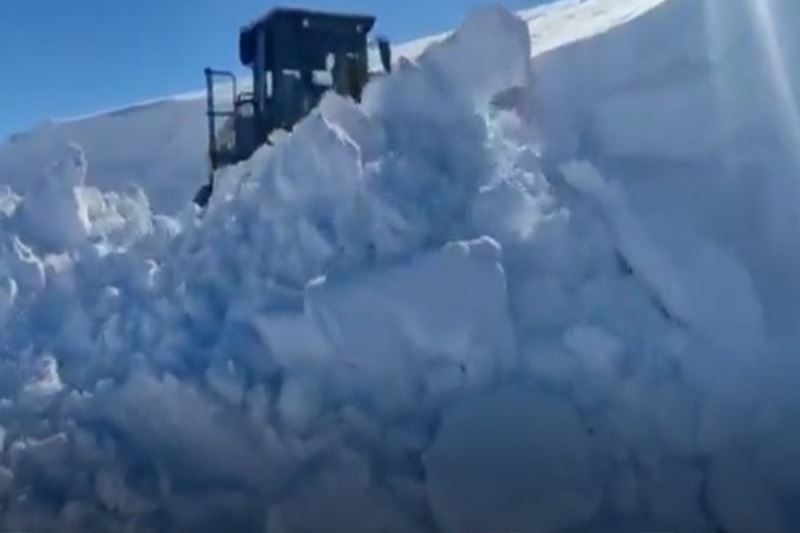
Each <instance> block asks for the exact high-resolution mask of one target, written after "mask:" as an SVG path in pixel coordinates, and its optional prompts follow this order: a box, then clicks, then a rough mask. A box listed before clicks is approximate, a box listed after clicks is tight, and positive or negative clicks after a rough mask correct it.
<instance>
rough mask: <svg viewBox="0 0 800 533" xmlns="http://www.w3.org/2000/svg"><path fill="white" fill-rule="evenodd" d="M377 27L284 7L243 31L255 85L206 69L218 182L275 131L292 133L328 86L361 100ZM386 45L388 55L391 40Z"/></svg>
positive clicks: (360, 18) (243, 52)
mask: <svg viewBox="0 0 800 533" xmlns="http://www.w3.org/2000/svg"><path fill="white" fill-rule="evenodd" d="M374 24H375V18H374V17H371V16H365V15H346V14H334V13H323V12H317V11H308V10H301V9H287V8H278V9H274V10H272V11H271V12H269V13H268V14H267V15H265V16H264V17H262V18H260V19H258V20H256V21H254V22H253V23H252V24H250V25H248V26H245V27H244V28H242V30H241V32H240V34H239V59H240V60H241V62H242V64H243V65H245V66H246V67H249V68H250V70H251V71H252V80H253V82H252V90H251V91H246V92H239V91H238V87H237V81H236V77H235V76H234V75H233V74H232V73H231V72H227V71H219V70H213V69H206V71H205V75H206V91H207V106H208V112H207V114H208V121H209V124H208V128H209V158H210V162H211V170H212V180H213V172H214V171H215V170H216V169H218V168H219V167H221V166H226V165H230V164H233V163H237V162H239V161H242V160H244V159H247V158H249V157H250V156H251V155H252V154H253V152H255V151H256V150H257V149H258V148H259V147H260V146H261V145H263V144H265V143H267V142H268V138H269V135H270V133H271V132H273V131H274V130H276V129H285V130H289V131H290V130H291V129H292V128H293V127H294V126H295V125H296V124H297V122H298V121H300V120H301V119H302V118H303V117H304V116H305V115H306V114H308V112H309V111H311V109H313V108H314V107H315V106H316V105H317V104H318V103H319V101H320V100H321V99H322V96H323V95H324V94H325V92H326V91H328V90H335V91H336V92H338V93H339V94H342V95H343V96H349V97H351V98H353V99H355V100H357V101H358V100H360V98H361V94H362V91H363V89H364V86H365V85H366V83H367V81H368V78H369V66H368V57H367V36H368V34H369V32H370V31H371V30H372V27H373V26H374ZM381 47H382V57H383V55H384V50H383V49H384V48H388V45H387V44H386V43H385V42H383V43H382V44H381ZM386 68H388V67H386ZM226 80H227V81H228V82H229V83H230V87H231V96H230V98H231V101H232V105H231V103H229V104H228V105H227V107H226V108H225V109H224V110H223V109H221V108H220V106H218V105H217V102H216V98H215V89H217V88H219V87H220V86H221V85H220V83H219V82H220V81H226ZM218 120H220V121H224V124H223V126H222V127H221V128H218V126H219V124H218ZM208 194H210V191H209V193H208Z"/></svg>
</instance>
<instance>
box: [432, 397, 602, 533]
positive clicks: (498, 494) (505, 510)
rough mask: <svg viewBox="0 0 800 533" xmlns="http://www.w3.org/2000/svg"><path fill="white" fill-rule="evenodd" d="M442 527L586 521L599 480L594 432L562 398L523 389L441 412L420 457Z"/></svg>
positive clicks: (538, 526)
mask: <svg viewBox="0 0 800 533" xmlns="http://www.w3.org/2000/svg"><path fill="white" fill-rule="evenodd" d="M425 465H426V471H427V473H428V479H429V489H428V490H429V495H430V500H431V505H432V507H433V510H434V514H435V515H436V518H437V520H438V521H439V523H441V524H442V527H443V529H444V531H453V532H455V531H530V532H538V531H541V532H549V531H560V530H562V529H566V528H570V527H577V526H580V525H583V524H585V523H587V522H588V521H589V520H590V519H591V518H592V516H593V515H594V514H595V513H596V512H597V511H598V509H599V505H600V499H601V496H602V490H603V482H602V480H601V478H599V476H598V475H599V470H598V469H599V468H600V463H599V462H598V456H597V455H596V454H595V449H594V445H593V443H592V438H591V436H590V435H589V434H588V433H587V431H586V430H585V429H584V427H583V426H582V425H581V422H580V420H579V418H578V415H577V412H576V410H575V408H574V407H573V406H572V405H570V404H569V403H567V402H565V401H564V400H563V399H560V398H557V397H555V396H550V395H547V394H543V393H540V392H536V391H534V390H530V389H526V388H521V387H505V388H502V389H500V390H498V391H496V392H491V393H488V394H477V395H472V396H469V397H467V398H465V399H464V400H462V401H460V402H458V403H456V404H454V405H453V406H452V407H450V408H449V409H447V410H446V411H445V413H444V418H443V422H442V429H441V431H440V433H439V435H438V436H437V437H436V440H435V441H434V444H433V446H432V447H431V449H430V450H429V451H428V452H427V454H426V456H425Z"/></svg>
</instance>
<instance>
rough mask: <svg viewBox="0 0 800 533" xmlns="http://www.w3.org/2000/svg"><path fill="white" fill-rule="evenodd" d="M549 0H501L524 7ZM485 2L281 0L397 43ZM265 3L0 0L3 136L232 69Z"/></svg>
mask: <svg viewBox="0 0 800 533" xmlns="http://www.w3.org/2000/svg"><path fill="white" fill-rule="evenodd" d="M543 1H545V0H500V1H499V2H497V1H496V2H495V3H501V4H504V5H506V6H507V7H509V8H511V9H521V8H524V7H530V6H532V5H535V4H538V3H543ZM482 3H485V0H410V1H403V0H286V1H285V2H283V3H282V5H291V6H304V7H314V8H318V9H323V10H340V11H356V12H366V13H373V14H375V15H377V16H378V27H377V29H376V31H377V32H380V33H383V34H386V35H388V36H389V37H390V38H391V39H392V40H393V41H395V42H402V41H405V40H409V39H412V38H414V37H419V36H424V35H428V34H430V33H434V32H437V31H440V30H444V29H447V28H449V27H452V26H453V25H455V24H457V23H458V21H459V20H461V18H462V17H463V16H464V14H465V13H466V12H467V11H468V10H469V9H470V8H472V7H474V6H476V5H479V4H482ZM275 5H277V4H276V3H275V2H272V1H265V0H0V65H2V71H1V72H2V74H0V138H2V137H4V136H6V135H8V134H11V133H14V132H17V131H21V130H24V129H26V128H29V127H31V126H34V125H36V124H37V123H40V122H42V121H44V120H46V119H48V118H62V117H69V116H75V115H81V114H85V113H90V112H93V111H97V110H102V109H107V108H111V107H116V106H121V105H125V104H128V103H132V102H137V101H140V100H145V99H149V98H155V97H159V96H163V95H169V94H173V93H179V92H186V91H191V90H196V89H198V88H201V87H202V83H203V81H202V69H203V68H204V67H206V66H214V67H220V68H238V64H237V53H236V46H237V42H238V41H237V35H238V29H239V27H240V26H242V25H243V24H245V23H247V22H248V21H250V20H251V19H253V18H255V17H256V16H258V15H260V14H262V13H264V12H266V11H268V10H269V9H270V8H272V7H274V6H275Z"/></svg>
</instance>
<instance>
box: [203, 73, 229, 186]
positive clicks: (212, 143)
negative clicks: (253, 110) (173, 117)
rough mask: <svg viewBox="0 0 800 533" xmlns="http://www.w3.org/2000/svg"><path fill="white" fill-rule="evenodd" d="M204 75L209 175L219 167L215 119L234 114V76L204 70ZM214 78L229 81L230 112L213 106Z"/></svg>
mask: <svg viewBox="0 0 800 533" xmlns="http://www.w3.org/2000/svg"><path fill="white" fill-rule="evenodd" d="M204 72H205V75H206V116H207V117H208V157H209V160H210V162H211V173H212V175H213V173H214V171H216V170H217V168H218V167H219V147H218V146H217V122H216V117H229V116H232V115H234V114H235V113H236V110H235V103H236V95H237V87H236V75H235V74H233V73H232V72H230V71H227V70H214V69H211V68H206V69H205V71H204ZM215 78H228V79H230V80H231V90H232V94H231V102H232V103H233V104H234V109H233V110H232V111H218V110H217V109H216V107H215V105H214V87H215V85H216V84H215V83H214V80H215Z"/></svg>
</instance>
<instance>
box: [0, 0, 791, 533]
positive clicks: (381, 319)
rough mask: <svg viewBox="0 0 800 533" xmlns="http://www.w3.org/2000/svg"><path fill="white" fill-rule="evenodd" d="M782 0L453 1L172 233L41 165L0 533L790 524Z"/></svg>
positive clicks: (9, 396) (85, 177) (12, 365)
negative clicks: (363, 82) (380, 66)
mask: <svg viewBox="0 0 800 533" xmlns="http://www.w3.org/2000/svg"><path fill="white" fill-rule="evenodd" d="M797 9H798V7H796V5H795V3H794V2H793V1H792V0H785V1H783V0H782V1H778V0H774V1H772V2H756V1H753V2H742V3H740V4H736V6H734V5H733V3H731V2H729V1H728V0H724V1H723V0H663V1H662V2H655V1H649V2H621V1H618V0H589V1H586V2H577V1H574V2H565V3H562V4H557V5H556V6H554V7H551V8H549V10H547V9H545V10H534V11H532V12H529V13H524V14H523V15H524V16H525V17H526V18H528V19H529V21H528V24H527V26H526V24H525V23H523V22H522V21H520V20H519V19H517V18H515V17H514V16H512V15H511V14H509V13H506V12H505V11H503V10H501V9H499V8H487V9H484V10H480V11H478V12H476V13H474V14H473V15H472V16H471V17H470V18H469V19H468V20H467V21H466V23H465V24H464V26H463V27H462V28H461V29H460V30H459V31H457V32H456V33H455V34H453V35H451V36H449V37H447V38H437V39H435V41H436V43H437V44H435V45H434V46H432V47H431V48H429V49H428V50H427V51H425V52H424V53H422V54H421V55H420V56H419V57H418V58H417V59H416V60H410V59H404V60H401V61H400V64H399V66H398V69H397V72H396V73H395V74H394V75H392V76H390V77H386V78H382V79H380V80H377V81H376V82H374V83H373V84H371V85H370V86H369V87H368V89H367V91H366V93H365V96H364V102H363V104H361V105H355V104H353V103H352V102H349V101H346V100H343V99H341V98H338V97H336V96H329V97H327V98H326V99H325V100H324V101H323V103H322V105H321V106H320V109H319V110H318V111H317V112H315V113H313V114H312V115H311V116H309V117H308V118H307V119H306V120H305V121H303V122H302V123H301V124H300V125H299V126H298V127H297V129H296V130H295V132H294V133H293V135H292V136H291V137H284V138H281V139H279V140H278V141H277V142H276V145H275V147H273V148H264V149H262V150H260V151H259V152H257V153H256V154H255V155H254V156H253V158H252V159H251V160H250V161H248V162H245V163H243V164H241V165H239V166H236V167H233V168H230V169H228V170H227V171H226V172H224V173H223V174H222V175H221V176H220V177H219V179H220V181H219V188H218V190H217V191H216V194H215V196H214V197H213V198H212V202H211V204H210V206H209V208H208V210H207V212H205V213H204V214H202V216H199V214H198V213H197V212H196V211H195V210H194V208H193V207H192V206H186V207H185V208H184V209H183V210H180V212H178V214H177V215H175V216H174V217H168V216H163V215H154V214H153V209H151V206H150V205H149V200H148V195H147V194H146V193H145V192H143V191H142V189H140V188H139V187H136V186H130V187H128V188H124V189H123V188H119V187H116V186H115V187H114V192H108V191H106V192H102V191H101V190H98V188H96V186H97V184H99V183H101V181H99V180H101V179H102V178H100V177H97V178H95V179H94V180H90V179H89V176H90V175H91V173H92V170H91V169H92V168H93V160H92V154H91V151H90V150H84V149H82V148H81V147H80V146H78V145H67V146H57V147H54V152H53V157H52V159H53V160H54V162H53V163H52V164H51V165H49V167H48V168H46V169H45V170H43V171H42V172H41V176H40V177H38V178H36V179H35V180H33V181H29V178H27V177H25V178H19V179H24V180H26V181H24V182H14V181H9V182H8V183H10V184H11V185H12V187H11V188H8V187H5V188H0V260H1V261H0V366H2V368H0V397H3V398H5V399H4V400H3V401H2V403H0V451H1V452H2V453H1V454H0V506H2V507H0V509H2V512H0V529H3V530H32V531H44V532H47V531H54V532H55V531H59V532H60V531H116V530H124V531H134V532H139V531H142V532H148V531H209V532H217V531H246V532H250V531H257V532H266V533H276V532H279V533H281V532H287V533H288V532H307V531H342V532H352V531H398V532H399V531H404V532H405V531H431V532H433V531H445V532H465V531H466V532H470V531H475V532H483V531H525V532H555V531H569V532H583V531H585V532H603V531H608V532H631V533H633V532H639V531H676V532H678V531H679V532H692V531H697V532H704V531H709V532H717V531H729V532H743V533H744V532H790V531H796V530H798V529H800V515H798V511H797V509H798V508H800V501H798V500H800V457H799V456H800V429H798V428H797V427H796V424H794V423H793V422H794V421H795V420H797V419H798V418H797V417H798V415H800V397H798V393H797V392H796V391H797V388H796V383H795V380H796V376H797V375H798V371H799V370H800V368H798V367H799V366H800V365H799V364H798V363H797V359H796V357H794V356H795V355H796V347H797V346H798V341H800V339H798V329H800V328H797V326H798V323H799V322H800V316H798V314H799V313H798V310H797V308H796V306H795V305H794V302H795V301H796V296H797V294H798V290H799V289H800V279H798V276H797V274H796V272H798V271H799V270H798V269H800V257H799V256H798V252H797V251H798V250H800V247H799V246H798V244H800V243H798V242H797V240H798V239H800V233H798V232H796V231H794V229H795V228H796V227H797V222H798V220H797V218H796V217H797V209H798V208H797V205H800V204H798V202H797V195H796V184H797V175H798V174H797V171H798V165H797V160H796V155H797V149H796V146H797V144H793V142H792V139H793V135H795V134H796V133H797V132H796V130H795V129H794V126H795V122H796V121H795V120H794V118H795V117H796V113H795V109H793V107H792V105H795V107H796V104H795V103H796V98H794V96H793V95H794V94H795V93H794V92H793V91H795V90H796V89H795V88H796V87H797V77H796V76H797V72H793V71H791V70H786V68H788V66H789V65H793V64H798V63H797V62H796V61H795V62H792V61H791V60H789V59H788V58H782V57H781V56H780V54H779V52H780V51H781V50H785V49H788V48H787V46H786V45H787V43H789V41H790V40H791V39H797V37H795V36H794V35H793V34H790V33H789V30H790V29H791V22H788V23H787V22H786V21H792V20H794V21H796V20H798V15H799V14H798V13H797ZM548 18H550V19H551V20H559V21H561V24H563V26H564V27H565V28H566V29H564V30H562V32H563V33H560V32H557V31H556V30H552V29H548V27H547V25H546V24H544V23H543V22H542V20H547V19H548ZM565 20H573V21H575V27H574V29H573V32H574V38H573V39H568V38H565V37H564V35H566V34H568V33H569V31H570V30H569V26H570V23H567V22H564V21H565ZM786 24H789V26H787V27H788V28H789V29H788V30H786V31H785V32H782V31H781V27H782V25H786ZM536 28H538V29H536ZM677 31H680V35H681V37H680V38H677V37H676V35H675V32H677ZM537 36H540V37H537ZM712 36H713V39H712V38H711V37H712ZM537 38H540V39H541V43H542V46H543V47H544V48H546V49H548V50H550V51H549V52H548V53H546V54H543V55H539V56H536V57H535V58H534V61H533V62H532V63H531V61H530V60H529V58H530V57H531V55H532V54H531V48H530V46H531V42H532V41H531V40H532V39H533V43H534V45H535V44H536V43H537ZM545 43H550V45H551V46H550V47H548V46H546V44H545ZM776 43H778V44H776ZM794 49H795V50H797V49H800V47H795V48H794ZM779 67H780V68H779ZM762 68H763V69H764V70H763V71H760V70H754V69H762ZM751 75H752V76H753V79H752V80H749V76H751ZM759 76H761V78H759V79H760V80H761V84H759V83H755V82H756V79H757V78H758V77H759ZM730 78H734V79H733V81H731V79H730ZM748 80H749V81H748ZM748 83H749V85H748ZM715 91H717V92H715ZM718 91H722V92H721V93H720V92H718ZM790 97H791V98H790ZM706 104H709V105H706ZM728 105H730V106H731V107H727V106H728ZM168 107H169V106H168ZM733 110H736V111H737V112H734V111H733ZM793 113H794V114H793ZM95 119H96V120H101V121H102V120H105V119H104V118H103V117H102V116H98V117H96V118H95ZM95 119H93V120H95ZM644 126H649V127H650V128H653V129H656V130H657V131H651V130H650V128H647V127H644ZM120 127H121V126H120ZM136 131H140V130H136ZM78 141H79V140H78ZM198 142H199V141H198ZM119 149H120V153H125V151H124V150H123V149H122V148H121V147H120V148H119ZM110 160H111V159H109V161H110ZM159 164H160V163H159ZM120 168H122V169H123V170H124V167H120ZM148 168H149V167H148ZM153 168H155V167H153ZM148 172H150V170H148ZM169 173H170V172H167V174H169ZM152 175H153V176H156V175H157V174H152ZM128 177H129V175H126V177H125V178H117V177H116V176H113V175H112V176H110V177H108V178H107V179H108V180H110V181H109V182H108V183H115V184H116V183H121V181H120V182H117V181H116V180H117V179H120V180H122V179H125V180H127V179H128ZM11 179H16V178H15V177H14V176H12V178H11ZM132 181H134V182H136V181H137V180H135V179H133V180H132ZM16 183H23V184H24V187H23V190H21V191H18V192H15V190H14V186H15V184H16ZM142 187H143V188H144V189H145V191H146V190H147V184H143V185H142ZM101 188H102V187H101ZM148 192H150V191H148ZM152 200H154V199H152ZM169 201H170V202H176V203H180V200H176V199H174V198H173V199H169ZM155 211H159V209H155Z"/></svg>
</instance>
